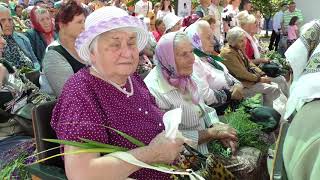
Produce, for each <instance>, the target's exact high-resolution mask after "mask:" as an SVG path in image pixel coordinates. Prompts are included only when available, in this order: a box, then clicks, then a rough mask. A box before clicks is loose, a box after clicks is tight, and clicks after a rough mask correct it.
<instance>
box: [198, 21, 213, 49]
mask: <svg viewBox="0 0 320 180" xmlns="http://www.w3.org/2000/svg"><path fill="white" fill-rule="evenodd" d="M199 36H200V40H201V44H202V50H203V51H204V52H206V53H211V52H212V51H213V49H214V42H213V31H212V30H211V28H210V26H204V27H201V29H200V31H199Z"/></svg>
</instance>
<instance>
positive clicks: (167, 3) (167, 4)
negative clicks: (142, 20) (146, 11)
mask: <svg viewBox="0 0 320 180" xmlns="http://www.w3.org/2000/svg"><path fill="white" fill-rule="evenodd" d="M163 3H164V6H165V7H168V6H170V4H171V1H170V0H164V2H163Z"/></svg>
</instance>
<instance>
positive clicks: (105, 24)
mask: <svg viewBox="0 0 320 180" xmlns="http://www.w3.org/2000/svg"><path fill="white" fill-rule="evenodd" d="M121 28H129V29H130V30H132V32H136V33H137V46H138V50H139V51H141V50H143V49H144V47H145V46H146V45H147V43H148V38H149V33H148V30H147V27H146V25H145V24H144V23H143V22H142V21H141V20H139V19H138V18H135V17H133V16H123V17H117V18H112V19H110V20H108V21H101V22H98V23H97V24H96V25H94V26H91V27H89V28H88V29H87V30H85V31H84V32H82V33H81V34H80V35H79V36H78V38H77V39H76V42H75V46H76V50H77V52H78V54H79V56H80V58H81V59H82V60H84V61H87V62H90V49H89V46H90V44H91V43H92V41H93V40H94V39H95V38H96V37H97V36H99V35H100V34H103V33H105V32H108V31H111V30H116V29H121Z"/></svg>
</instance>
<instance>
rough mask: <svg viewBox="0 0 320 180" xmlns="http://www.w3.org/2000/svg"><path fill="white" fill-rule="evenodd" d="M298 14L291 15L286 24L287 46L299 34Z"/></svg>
mask: <svg viewBox="0 0 320 180" xmlns="http://www.w3.org/2000/svg"><path fill="white" fill-rule="evenodd" d="M298 20H299V19H298V16H293V17H292V18H291V20H290V22H289V26H288V30H287V31H288V40H287V46H288V48H289V47H290V46H291V45H292V44H293V43H294V42H295V41H296V40H297V39H298V36H299V28H298Z"/></svg>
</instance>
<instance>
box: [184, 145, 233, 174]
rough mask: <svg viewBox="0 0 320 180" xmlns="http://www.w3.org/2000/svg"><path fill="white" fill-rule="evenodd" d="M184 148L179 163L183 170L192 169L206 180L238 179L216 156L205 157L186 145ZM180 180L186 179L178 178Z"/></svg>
mask: <svg viewBox="0 0 320 180" xmlns="http://www.w3.org/2000/svg"><path fill="white" fill-rule="evenodd" d="M184 147H185V152H184V153H183V154H182V155H181V157H180V163H179V166H180V167H182V168H183V169H192V170H194V171H195V172H196V173H197V174H199V175H200V176H202V177H203V178H204V179H206V180H220V179H225V180H235V179H236V178H235V177H234V175H233V174H232V173H231V172H230V171H229V170H228V169H226V168H225V166H224V165H223V163H222V162H221V161H220V160H219V158H217V157H216V156H215V155H213V154H209V155H203V154H202V153H201V152H199V151H198V150H196V149H194V148H193V147H191V146H189V145H188V144H186V143H185V144H184ZM178 179H180V180H184V179H186V178H185V177H178Z"/></svg>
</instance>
